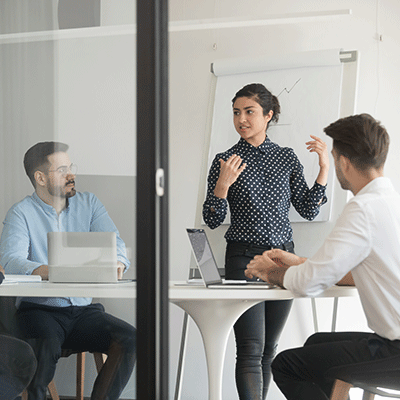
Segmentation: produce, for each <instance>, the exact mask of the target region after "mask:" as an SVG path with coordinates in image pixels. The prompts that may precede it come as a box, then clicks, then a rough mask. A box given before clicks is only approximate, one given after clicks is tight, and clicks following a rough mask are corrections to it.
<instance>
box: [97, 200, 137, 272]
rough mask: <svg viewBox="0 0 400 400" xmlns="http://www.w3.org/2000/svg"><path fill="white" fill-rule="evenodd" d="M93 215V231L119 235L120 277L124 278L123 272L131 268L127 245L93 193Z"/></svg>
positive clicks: (118, 257)
mask: <svg viewBox="0 0 400 400" xmlns="http://www.w3.org/2000/svg"><path fill="white" fill-rule="evenodd" d="M92 196H93V198H92V209H93V216H92V221H91V225H90V231H92V232H115V233H116V235H117V259H118V279H121V278H122V274H123V273H124V272H125V271H126V270H127V269H128V268H129V265H130V261H129V260H128V257H127V253H126V246H125V243H124V241H123V240H122V239H121V237H120V235H119V231H118V229H117V227H116V226H115V224H114V222H113V220H112V219H111V217H110V216H109V214H108V212H107V210H106V208H105V207H104V205H103V204H102V203H101V201H100V200H99V199H98V198H97V197H96V196H95V195H92Z"/></svg>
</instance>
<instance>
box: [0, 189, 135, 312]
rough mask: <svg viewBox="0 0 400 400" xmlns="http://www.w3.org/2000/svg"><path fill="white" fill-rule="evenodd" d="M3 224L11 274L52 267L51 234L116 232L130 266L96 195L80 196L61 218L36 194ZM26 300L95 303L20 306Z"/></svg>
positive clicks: (0, 245)
mask: <svg viewBox="0 0 400 400" xmlns="http://www.w3.org/2000/svg"><path fill="white" fill-rule="evenodd" d="M3 224H4V226H3V232H2V234H1V239H0V264H1V265H2V266H3V267H4V269H5V271H6V273H7V274H26V275H30V274H32V271H33V270H35V269H36V268H38V267H39V266H40V265H47V264H48V260H47V233H48V232H115V233H116V234H117V255H118V261H121V262H122V263H123V264H125V265H126V267H129V264H130V263H129V260H128V259H127V257H126V248H125V243H124V242H123V240H122V239H121V238H120V237H119V232H118V229H117V228H116V226H115V224H114V223H113V221H112V220H111V218H110V216H109V215H108V213H107V211H106V209H105V207H104V206H103V204H102V203H101V202H100V200H99V199H98V198H97V197H96V196H95V195H94V194H92V193H88V192H85V193H80V192H77V193H76V195H75V196H73V197H71V198H69V199H68V206H67V207H66V208H65V209H64V210H63V211H62V212H61V213H60V215H57V213H56V210H55V209H54V208H53V207H52V206H50V205H48V204H46V203H44V202H43V201H42V200H41V199H40V198H39V196H38V195H37V194H36V193H33V195H32V196H27V197H25V198H24V199H23V200H21V201H20V202H19V203H16V204H14V205H13V206H12V207H11V208H10V210H9V211H8V213H7V215H6V218H5V220H4V222H3ZM22 300H23V301H29V302H32V303H38V304H43V305H48V306H52V307H68V306H71V305H75V306H85V305H88V304H90V303H91V301H92V299H91V298H88V297H84V298H80V297H24V298H21V297H19V298H18V299H17V306H19V304H20V303H21V301H22Z"/></svg>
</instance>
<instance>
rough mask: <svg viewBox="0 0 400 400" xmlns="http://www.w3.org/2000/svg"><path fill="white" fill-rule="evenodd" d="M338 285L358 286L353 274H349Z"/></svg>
mask: <svg viewBox="0 0 400 400" xmlns="http://www.w3.org/2000/svg"><path fill="white" fill-rule="evenodd" d="M336 285H338V286H356V284H355V283H354V279H353V275H352V274H351V272H349V273H347V274H346V275H345V276H344V277H343V278H342V279H341V280H340V281H339V282H338V283H337V284H336Z"/></svg>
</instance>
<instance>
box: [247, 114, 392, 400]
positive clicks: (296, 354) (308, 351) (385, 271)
mask: <svg viewBox="0 0 400 400" xmlns="http://www.w3.org/2000/svg"><path fill="white" fill-rule="evenodd" d="M324 131H325V133H326V134H327V135H328V136H330V137H331V138H332V139H333V150H332V154H333V157H334V161H335V168H336V175H337V178H338V180H339V182H340V184H341V187H342V188H343V189H345V190H350V191H351V192H352V193H353V194H354V197H353V198H352V199H351V200H350V201H349V202H348V203H347V205H346V206H345V208H344V210H343V213H342V215H341V216H340V217H339V219H338V221H337V223H336V225H335V227H334V229H333V230H332V232H331V233H330V235H329V236H328V237H327V238H326V240H325V242H324V244H323V245H322V246H321V248H320V249H319V250H318V251H317V253H316V254H315V255H314V256H313V257H311V258H310V259H306V258H302V257H298V256H296V255H294V254H290V253H287V252H284V251H282V250H270V251H268V252H265V253H264V254H263V255H262V256H256V257H255V258H254V259H253V260H252V261H251V262H250V264H249V265H248V267H247V268H248V269H247V271H246V275H247V276H249V277H251V276H256V277H258V278H261V279H263V280H265V281H269V282H271V283H273V284H276V285H279V286H281V287H282V288H286V289H289V290H291V291H292V292H293V293H294V295H295V296H299V297H300V296H316V295H318V294H319V293H321V292H322V291H324V290H325V289H327V288H329V287H330V286H332V285H334V284H337V283H339V284H352V283H353V282H354V284H355V285H356V287H357V288H358V291H359V294H360V299H361V302H362V306H363V309H364V312H365V315H366V317H367V321H368V325H369V327H370V328H371V329H372V331H373V333H363V332H351V333H350V332H347V333H346V332H341V333H320V334H315V335H313V336H311V337H310V338H309V339H308V340H307V342H306V343H305V345H304V346H303V347H300V348H297V349H291V350H286V351H284V352H282V353H280V354H279V355H278V356H277V357H276V358H275V360H274V362H273V364H272V371H273V375H274V380H275V382H276V383H277V385H278V386H279V388H280V389H281V391H282V393H283V394H284V395H285V396H286V398H287V399H289V400H301V399H307V400H309V399H313V400H319V399H324V400H326V399H328V398H329V396H330V393H331V390H332V386H333V378H329V376H330V375H329V370H330V369H331V368H334V367H342V366H343V367H344V366H350V365H354V366H355V367H356V368H357V364H359V363H361V362H370V361H373V360H380V362H382V361H384V360H385V359H386V358H388V357H392V356H396V355H400V243H399V237H400V195H399V194H398V193H397V192H396V191H395V190H394V188H393V186H392V184H391V182H390V180H389V179H388V178H385V177H384V175H383V167H384V163H385V160H386V156H387V153H388V148H389V136H388V134H387V132H386V130H385V128H384V127H383V126H382V125H380V123H379V122H378V121H376V120H375V119H373V118H372V117H371V116H370V115H368V114H361V115H355V116H351V117H347V118H342V119H340V120H338V121H336V122H334V123H332V124H331V125H329V126H328V127H327V128H325V130H324ZM353 279H354V281H353Z"/></svg>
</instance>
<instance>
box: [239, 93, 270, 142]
mask: <svg viewBox="0 0 400 400" xmlns="http://www.w3.org/2000/svg"><path fill="white" fill-rule="evenodd" d="M272 115H273V111H272V110H271V111H270V112H269V113H268V114H267V115H264V114H263V109H262V107H261V106H260V105H259V104H258V103H257V102H256V101H255V100H253V99H251V98H249V97H239V98H238V99H236V101H235V103H234V104H233V124H234V125H235V129H236V131H237V132H238V133H239V135H240V136H241V137H242V138H243V139H244V140H246V142H248V143H250V144H251V145H253V146H255V147H257V146H259V145H260V144H261V143H263V142H264V140H265V132H266V130H267V125H268V122H269V121H270V120H271V118H272Z"/></svg>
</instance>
